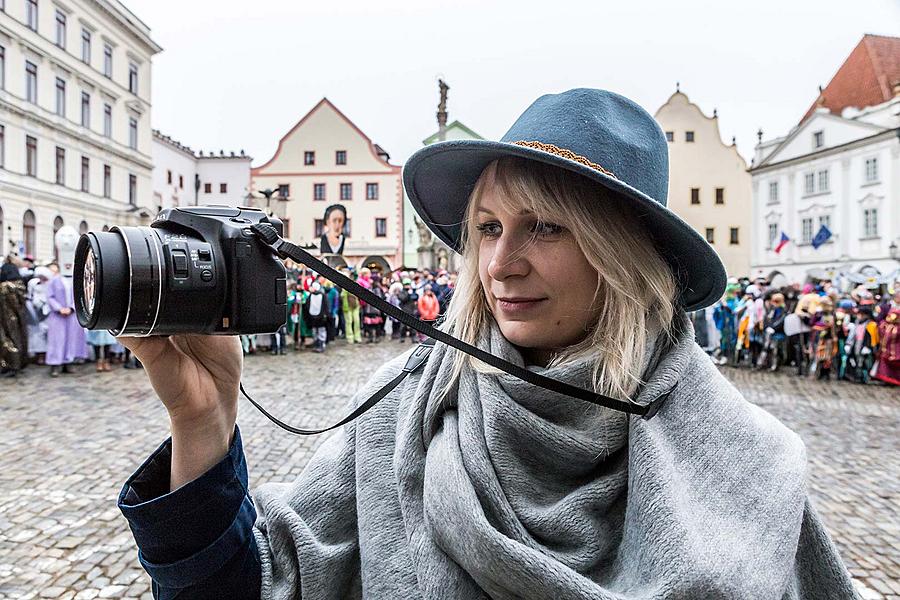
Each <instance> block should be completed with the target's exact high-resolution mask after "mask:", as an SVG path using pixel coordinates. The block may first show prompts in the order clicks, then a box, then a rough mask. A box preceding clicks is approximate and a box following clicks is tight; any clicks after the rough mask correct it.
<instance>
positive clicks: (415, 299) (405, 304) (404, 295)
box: [399, 277, 419, 344]
mask: <svg viewBox="0 0 900 600" xmlns="http://www.w3.org/2000/svg"><path fill="white" fill-rule="evenodd" d="M401 283H402V285H403V289H402V290H401V291H400V294H399V296H400V309H401V310H402V311H403V312H405V313H406V314H408V315H412V316H414V317H415V316H417V314H416V311H418V310H419V295H418V294H417V293H416V290H414V289H413V287H412V279H410V278H409V277H407V278H405V279H403V281H402V282H401ZM407 335H409V339H410V340H414V339H415V335H416V330H415V329H413V328H412V327H408V326H406V325H404V324H403V323H400V343H401V344H402V343H404V342H405V341H406V336H407Z"/></svg>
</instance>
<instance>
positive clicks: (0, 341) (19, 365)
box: [0, 254, 28, 377]
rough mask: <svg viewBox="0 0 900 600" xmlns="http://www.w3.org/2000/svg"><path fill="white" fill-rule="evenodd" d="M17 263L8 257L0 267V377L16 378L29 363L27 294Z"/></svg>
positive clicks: (12, 257) (10, 256) (13, 258)
mask: <svg viewBox="0 0 900 600" xmlns="http://www.w3.org/2000/svg"><path fill="white" fill-rule="evenodd" d="M17 262H18V260H17V259H16V257H15V256H13V255H11V254H10V255H8V256H7V257H6V259H5V260H4V262H3V265H2V266H0V375H2V376H3V377H15V376H16V375H18V374H19V371H21V370H22V369H24V368H25V365H26V364H27V362H28V327H27V325H26V302H27V300H26V295H27V290H26V288H25V284H24V283H23V282H22V276H21V275H20V274H19V267H18V265H17V264H16V263H17Z"/></svg>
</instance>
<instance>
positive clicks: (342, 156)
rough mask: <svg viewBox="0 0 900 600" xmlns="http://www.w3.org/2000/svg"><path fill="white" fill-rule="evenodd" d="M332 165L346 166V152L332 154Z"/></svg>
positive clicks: (340, 151)
mask: <svg viewBox="0 0 900 600" xmlns="http://www.w3.org/2000/svg"><path fill="white" fill-rule="evenodd" d="M334 164H336V165H346V164H347V151H346V150H337V151H336V152H335V153H334Z"/></svg>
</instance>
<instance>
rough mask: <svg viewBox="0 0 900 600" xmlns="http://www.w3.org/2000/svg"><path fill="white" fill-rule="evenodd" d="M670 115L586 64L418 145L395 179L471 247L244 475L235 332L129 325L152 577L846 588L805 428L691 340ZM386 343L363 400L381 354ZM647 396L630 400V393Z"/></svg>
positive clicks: (504, 593)
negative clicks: (562, 386)
mask: <svg viewBox="0 0 900 600" xmlns="http://www.w3.org/2000/svg"><path fill="white" fill-rule="evenodd" d="M667 174H668V167H667V149H666V141H665V138H664V137H663V134H662V132H661V131H660V130H659V127H658V126H657V125H656V123H655V122H654V121H653V119H652V118H651V117H650V116H649V115H648V114H647V113H646V112H645V111H643V110H642V109H641V108H639V107H638V106H637V105H635V104H634V103H633V102H631V101H629V100H627V99H625V98H622V97H621V96H618V95H616V94H612V93H609V92H604V91H601V90H584V89H581V90H572V91H570V92H566V93H563V94H558V95H549V96H543V97H541V98H539V99H538V100H537V101H536V102H535V103H534V104H533V105H532V106H531V107H530V108H529V109H528V110H527V111H526V112H525V113H524V114H523V115H522V116H521V117H520V118H519V119H518V121H516V123H515V124H514V125H513V127H512V129H511V130H510V131H509V133H507V134H506V136H504V138H503V140H502V141H500V142H486V141H474V142H446V143H441V144H435V145H433V146H429V147H427V148H425V149H423V150H420V151H419V152H418V153H417V154H416V155H414V156H413V157H412V158H411V159H410V161H409V163H408V164H407V165H406V168H405V171H404V183H405V186H406V189H407V192H408V193H409V196H410V199H411V200H412V202H413V205H414V206H415V207H416V209H417V212H418V213H419V215H420V216H421V218H422V219H423V220H424V222H425V223H427V224H428V226H429V227H430V228H431V230H432V231H433V232H434V233H435V234H436V235H437V236H438V237H439V238H441V239H442V240H444V241H445V242H446V243H447V244H448V245H450V246H451V247H452V248H454V249H456V250H457V251H459V252H460V253H461V254H462V267H461V269H460V275H459V279H458V280H457V285H456V289H455V293H454V295H453V298H452V300H451V301H450V305H449V307H448V311H447V315H446V319H445V321H444V322H443V323H442V325H441V328H442V329H443V330H444V331H445V332H447V333H450V334H452V335H453V336H455V337H457V338H460V339H462V340H464V341H467V342H469V343H472V344H475V345H478V346H479V347H480V348H482V349H484V350H487V351H489V352H491V353H492V354H494V355H496V356H499V357H501V358H504V359H506V360H507V361H510V362H513V363H516V364H518V365H524V366H527V368H528V369H530V370H532V371H536V372H538V373H540V374H543V375H545V376H547V377H550V378H553V379H556V380H559V381H562V382H565V383H569V384H571V385H575V386H577V387H580V388H585V389H588V390H592V391H594V392H598V393H602V394H605V395H608V396H612V397H614V398H618V399H623V400H624V399H627V400H629V401H630V402H631V403H633V405H635V406H640V407H647V406H650V407H652V410H651V411H650V413H653V412H655V416H652V417H651V418H647V416H645V417H640V416H634V415H628V414H626V413H623V412H618V411H615V410H611V409H608V408H602V407H599V406H596V405H593V404H589V403H586V402H584V401H582V400H578V399H576V398H573V397H569V396H565V395H562V394H558V393H555V392H551V391H547V390H545V389H543V388H538V387H535V386H532V385H530V384H527V383H525V382H523V381H521V380H519V379H517V378H515V377H511V376H508V375H506V374H503V373H499V372H497V371H495V370H493V369H489V368H487V367H486V366H485V365H483V364H481V363H479V362H478V361H476V360H474V359H472V358H470V357H469V356H468V355H467V354H463V353H460V352H458V351H456V350H455V349H452V348H450V347H448V346H446V345H443V344H438V345H437V346H436V347H435V348H434V350H433V351H432V353H431V355H430V356H429V358H428V361H427V364H425V366H424V367H423V368H422V369H420V370H418V371H416V372H415V373H413V374H412V375H410V376H409V377H408V379H407V380H406V381H405V382H404V383H403V384H401V385H400V386H398V387H397V388H395V389H394V390H393V391H392V392H391V393H390V394H388V395H387V396H386V397H385V398H384V400H383V401H382V402H381V403H380V404H378V405H377V406H375V407H374V408H373V409H372V410H371V411H370V412H368V413H366V414H365V415H364V416H362V417H361V418H359V419H358V420H356V421H354V422H352V423H350V424H349V425H347V426H346V427H344V428H343V429H342V430H340V432H339V433H338V434H337V435H335V436H334V437H332V438H330V439H329V440H328V441H326V442H325V443H324V444H323V445H322V446H321V448H320V449H319V450H318V451H317V452H316V454H315V455H314V456H313V457H312V459H311V460H310V463H309V465H308V466H307V468H306V470H305V471H304V473H303V474H302V475H301V476H300V477H299V478H298V479H297V480H296V481H294V482H291V483H286V484H280V485H279V484H267V485H264V486H261V487H260V488H259V489H258V490H256V491H255V492H254V494H253V498H254V500H251V499H250V498H251V496H250V494H249V492H248V491H247V482H248V474H247V465H246V462H245V459H244V454H243V450H242V446H241V436H240V432H239V431H238V429H237V428H236V426H235V417H236V414H237V394H238V381H239V378H240V374H241V353H240V349H239V346H238V344H237V342H236V341H235V340H233V339H226V338H203V337H198V336H182V337H178V336H175V337H170V338H168V339H151V338H145V339H129V340H127V343H128V344H129V345H130V346H131V347H132V348H133V350H134V351H135V353H137V354H138V356H139V357H140V358H141V360H142V361H143V362H144V364H145V365H146V367H147V372H148V374H149V375H150V377H151V379H152V381H153V385H154V387H155V389H156V391H157V393H158V394H159V396H160V398H161V400H162V401H163V403H164V404H165V406H166V408H167V409H168V411H169V415H170V418H171V428H172V438H171V440H170V441H166V442H165V443H164V444H163V445H162V446H161V447H160V448H159V449H158V450H157V451H156V452H155V453H154V454H153V455H152V456H151V457H150V458H149V459H148V460H147V461H146V462H145V463H144V465H143V466H141V468H140V469H139V470H138V471H137V473H135V475H134V476H132V478H131V479H129V480H128V482H127V483H126V485H125V487H124V488H123V491H122V495H121V497H120V500H119V504H120V507H121V509H122V510H123V512H124V513H125V515H126V517H127V518H128V519H129V522H130V524H131V526H132V530H133V532H134V535H135V538H136V540H137V543H138V546H139V547H140V550H141V554H140V556H141V560H142V562H143V564H144V566H145V568H146V569H147V571H148V572H149V573H150V575H151V577H152V578H153V581H154V588H155V590H156V593H157V594H158V595H159V596H160V597H175V596H176V595H177V596H178V597H191V598H193V597H209V598H213V597H215V598H224V597H240V598H250V597H259V596H262V597H264V598H334V599H338V598H360V597H365V598H464V599H476V598H478V599H480V598H486V597H490V598H494V599H500V598H510V599H512V598H540V599H546V598H554V599H555V598H597V599H610V600H611V599H624V598H629V599H636V598H772V599H787V598H849V597H853V596H854V591H853V588H852V587H851V585H850V582H849V578H848V575H847V572H846V570H845V569H844V566H843V565H842V563H841V561H840V558H839V557H838V555H837V553H836V551H835V549H834V546H833V545H832V543H831V541H830V539H829V537H828V534H827V533H826V532H825V530H824V528H823V527H822V525H821V522H820V521H819V519H818V517H817V516H816V513H815V511H814V510H813V508H812V507H811V505H810V504H809V502H808V500H807V494H806V486H805V477H806V458H805V454H804V449H803V444H802V443H801V441H800V440H799V438H798V437H797V436H796V435H794V434H793V433H792V432H790V431H789V430H787V429H786V428H785V427H784V426H783V425H781V424H780V423H779V422H778V421H776V420H775V419H774V418H773V417H772V416H770V415H768V414H767V413H765V412H764V411H762V410H760V409H758V408H756V407H754V406H753V405H751V404H749V403H748V402H746V401H745V400H744V399H743V398H742V397H741V395H740V394H739V393H738V392H737V391H736V390H735V389H734V388H733V387H732V386H731V385H730V384H728V383H727V381H726V380H724V379H723V378H722V377H721V376H720V375H719V373H718V372H717V370H716V369H715V368H714V366H713V365H712V363H711V361H710V360H709V358H708V357H707V356H706V355H705V354H704V352H703V351H702V350H700V349H699V348H698V347H697V346H696V345H695V344H694V342H693V333H692V332H691V331H690V327H689V325H688V320H687V317H686V316H685V310H696V309H698V308H701V307H703V306H707V305H709V304H711V303H712V302H714V301H715V300H717V299H718V298H719V297H720V296H721V294H722V292H723V289H724V285H725V274H724V270H723V268H722V265H721V262H720V261H719V259H718V258H717V256H716V255H715V252H714V251H713V250H712V249H711V248H710V246H709V245H707V244H706V242H705V241H704V240H703V239H702V238H701V237H700V236H698V235H697V234H696V233H695V232H693V230H691V229H690V227H688V226H687V225H685V224H684V222H683V221H681V220H680V219H679V218H678V217H676V216H675V215H674V214H672V213H671V212H670V211H668V210H667V209H666V208H665V193H666V186H667ZM406 358H407V355H403V356H400V357H398V358H397V359H395V360H393V361H391V362H389V363H388V364H386V365H384V366H383V367H382V368H381V369H379V370H378V372H377V373H376V374H375V375H374V376H373V377H372V379H371V380H370V382H369V384H368V385H366V386H365V387H364V389H362V390H360V391H359V393H358V394H357V396H356V397H355V398H354V400H353V403H354V404H359V403H361V402H362V401H364V400H365V399H367V398H369V397H370V396H371V395H372V394H374V393H375V392H376V391H377V390H379V389H380V388H381V387H382V386H383V385H384V384H385V383H386V382H388V381H390V380H392V379H393V378H394V377H395V376H397V374H398V373H399V372H400V370H401V368H402V367H403V366H404V364H405V362H406ZM650 413H648V416H649V414H650Z"/></svg>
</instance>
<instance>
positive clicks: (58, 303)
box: [45, 276, 87, 365]
mask: <svg viewBox="0 0 900 600" xmlns="http://www.w3.org/2000/svg"><path fill="white" fill-rule="evenodd" d="M47 304H49V305H50V309H51V312H50V314H49V315H47V357H46V360H45V362H46V363H47V364H48V365H66V364H69V363H71V362H73V361H75V359H78V358H87V352H86V351H85V350H86V347H85V335H84V328H83V327H82V326H81V325H80V324H79V323H78V317H76V316H75V296H74V294H73V292H72V278H71V277H63V276H57V277H54V278H53V279H51V280H50V283H48V284H47ZM61 308H71V309H72V312H71V313H69V315H67V316H63V315H61V314H59V309H61Z"/></svg>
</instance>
